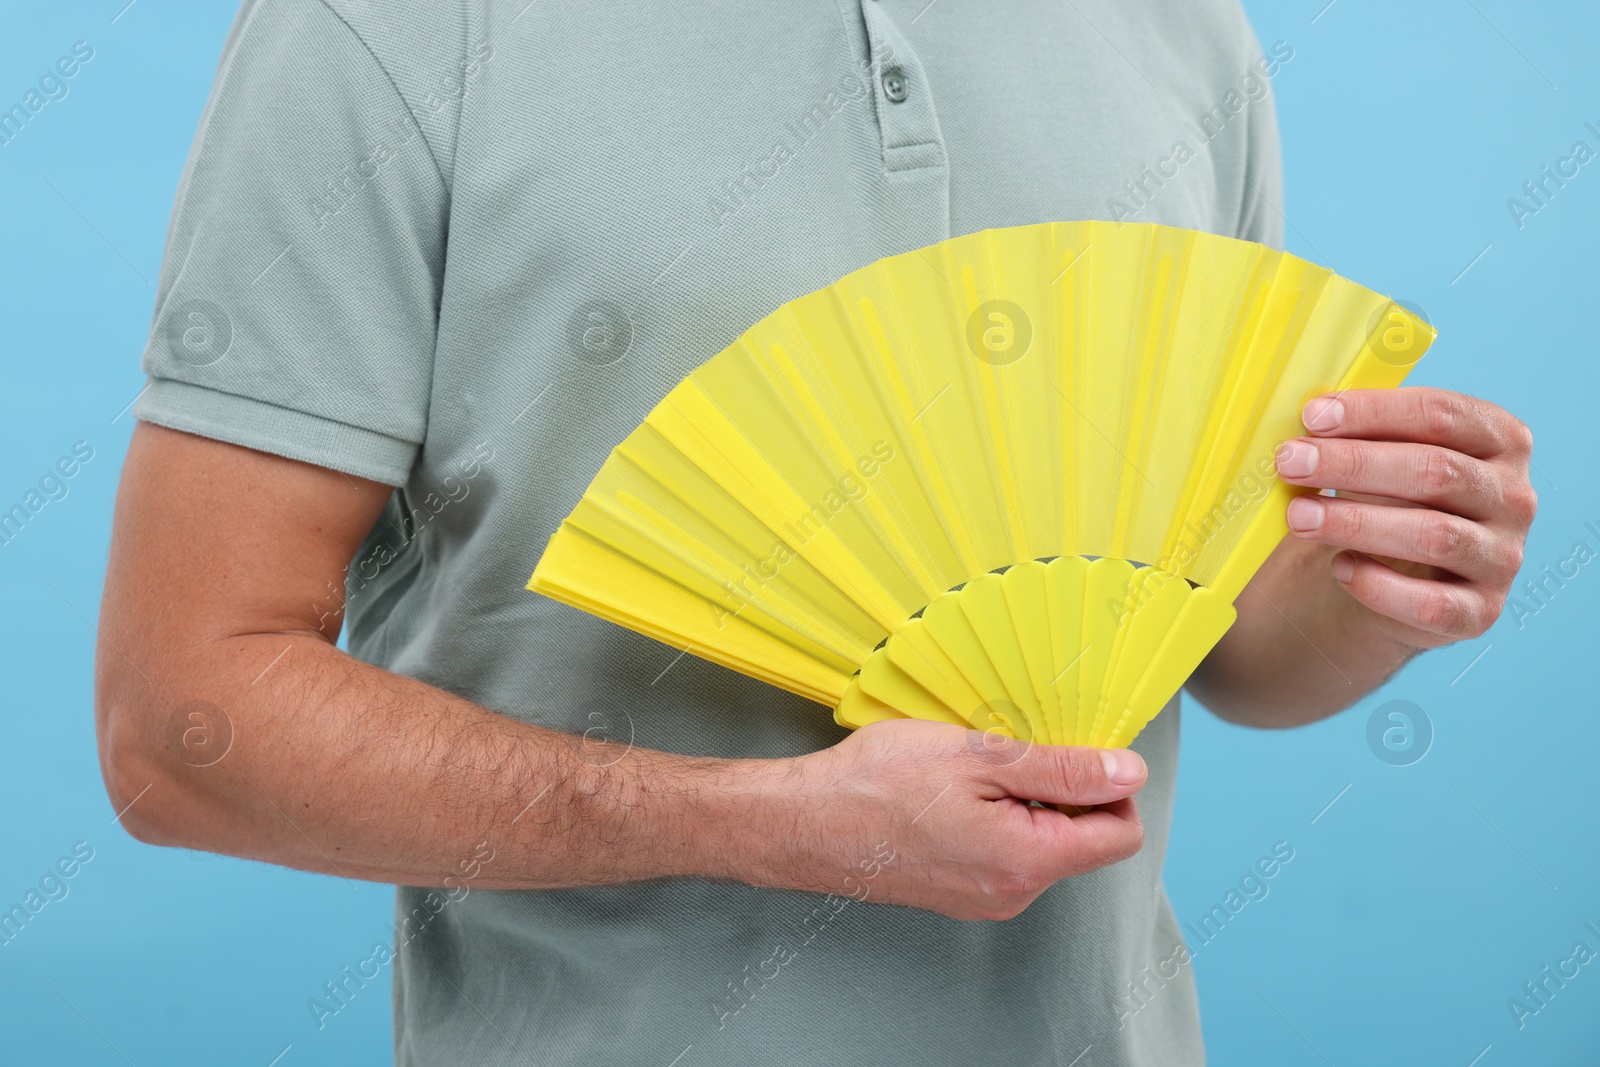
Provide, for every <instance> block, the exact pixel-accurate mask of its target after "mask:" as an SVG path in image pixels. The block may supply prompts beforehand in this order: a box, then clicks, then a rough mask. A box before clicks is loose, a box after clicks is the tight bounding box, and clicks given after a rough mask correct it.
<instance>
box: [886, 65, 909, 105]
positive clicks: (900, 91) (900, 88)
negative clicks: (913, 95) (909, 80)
mask: <svg viewBox="0 0 1600 1067" xmlns="http://www.w3.org/2000/svg"><path fill="white" fill-rule="evenodd" d="M883 95H884V96H887V97H888V98H889V102H890V103H892V104H898V103H901V102H903V101H904V100H905V98H906V76H905V75H904V74H903V73H901V72H900V70H899V69H895V70H886V71H884V72H883Z"/></svg>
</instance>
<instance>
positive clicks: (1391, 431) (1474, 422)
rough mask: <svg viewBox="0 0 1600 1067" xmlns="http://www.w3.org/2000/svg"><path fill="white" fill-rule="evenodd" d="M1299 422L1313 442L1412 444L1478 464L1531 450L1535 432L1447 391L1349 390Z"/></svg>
mask: <svg viewBox="0 0 1600 1067" xmlns="http://www.w3.org/2000/svg"><path fill="white" fill-rule="evenodd" d="M1300 418H1301V422H1302V423H1304V425H1305V428H1306V430H1307V431H1308V432H1309V433H1310V434H1311V435H1312V436H1315V437H1323V438H1332V437H1347V438H1356V439H1360V440H1367V441H1413V442H1417V443H1419V444H1430V445H1439V446H1441V447H1443V448H1448V449H1452V450H1454V451H1456V452H1461V453H1464V454H1466V455H1469V456H1476V457H1477V458H1479V459H1493V458H1496V457H1498V456H1503V455H1512V456H1518V457H1521V458H1526V457H1527V456H1528V455H1529V454H1530V453H1531V452H1532V451H1533V433H1532V432H1531V431H1530V430H1529V429H1528V427H1527V426H1525V425H1523V423H1522V422H1521V421H1520V420H1519V419H1517V418H1516V417H1515V416H1513V415H1512V414H1511V413H1510V412H1508V411H1506V410H1505V409H1504V408H1501V407H1498V406H1496V405H1494V404H1491V403H1489V402H1488V401H1486V400H1479V399H1478V398H1477V397H1471V396H1463V395H1462V394H1460V393H1452V392H1450V391H1448V390H1445V389H1430V388H1427V387H1423V386H1414V387H1411V388H1408V389H1347V390H1345V391H1344V392H1342V393H1325V394H1324V395H1322V396H1319V397H1316V398H1314V399H1312V400H1310V401H1308V402H1307V403H1306V406H1305V408H1304V409H1303V410H1302V412H1301V415H1300Z"/></svg>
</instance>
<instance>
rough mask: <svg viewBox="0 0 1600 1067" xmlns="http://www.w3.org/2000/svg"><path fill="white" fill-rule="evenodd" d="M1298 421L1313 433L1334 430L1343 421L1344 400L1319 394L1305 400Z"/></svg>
mask: <svg viewBox="0 0 1600 1067" xmlns="http://www.w3.org/2000/svg"><path fill="white" fill-rule="evenodd" d="M1300 421H1301V422H1303V423H1305V427H1306V429H1308V430H1310V431H1312V432H1313V433H1327V432H1328V431H1329V430H1336V429H1338V428H1339V424H1340V423H1341V422H1343V421H1344V401H1342V400H1340V399H1338V398H1337V397H1331V396H1319V397H1317V398H1316V399H1315V400H1310V401H1307V402H1306V406H1305V409H1304V410H1302V411H1301V412H1300Z"/></svg>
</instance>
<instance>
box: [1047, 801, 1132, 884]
mask: <svg viewBox="0 0 1600 1067" xmlns="http://www.w3.org/2000/svg"><path fill="white" fill-rule="evenodd" d="M1034 816H1035V818H1036V819H1037V820H1038V821H1039V823H1040V829H1042V830H1043V831H1045V832H1046V833H1048V834H1049V835H1050V838H1051V844H1050V845H1049V846H1048V847H1049V849H1050V854H1051V855H1052V856H1053V857H1054V859H1055V863H1056V865H1057V866H1056V868H1055V870H1056V872H1057V873H1056V877H1058V878H1070V877H1072V876H1073V875H1078V874H1082V873H1083V872H1084V871H1093V870H1098V869H1099V868H1101V867H1104V866H1106V865H1107V864H1110V863H1119V862H1121V861H1122V860H1125V859H1127V858H1128V857H1130V856H1133V855H1135V854H1136V853H1137V852H1138V851H1139V849H1140V848H1142V847H1143V846H1144V823H1143V821H1142V820H1141V819H1140V818H1139V808H1138V806H1137V805H1136V804H1135V803H1134V802H1133V798H1131V797H1129V798H1128V799H1125V800H1114V801H1112V802H1111V803H1109V804H1102V805H1100V806H1099V807H1097V808H1095V809H1094V810H1093V811H1087V812H1084V813H1083V814H1082V815H1073V816H1070V817H1067V816H1062V815H1061V814H1060V813H1059V812H1055V811H1048V810H1045V809H1037V810H1035V812H1034Z"/></svg>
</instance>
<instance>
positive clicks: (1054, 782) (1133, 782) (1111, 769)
mask: <svg viewBox="0 0 1600 1067" xmlns="http://www.w3.org/2000/svg"><path fill="white" fill-rule="evenodd" d="M1147 777H1148V770H1147V769H1146V767H1145V763H1144V760H1143V759H1142V758H1140V756H1139V754H1138V753H1137V752H1134V751H1132V750H1131V749H1126V748H1114V749H1108V748H1089V747H1074V746H1066V745H1032V746H1030V747H1029V749H1028V751H1027V753H1026V754H1025V755H1023V757H1022V758H1021V759H1018V760H1015V761H1013V762H1011V763H1009V764H1007V765H1005V766H999V767H994V768H993V769H992V773H991V774H990V775H989V779H990V781H992V782H993V783H994V784H995V785H998V786H999V787H1001V788H1002V789H1004V790H1005V791H1006V792H1007V793H1009V794H1010V795H1011V796H1014V797H1017V798H1018V799H1020V800H1037V801H1039V802H1041V803H1044V804H1077V805H1082V806H1092V805H1095V804H1109V803H1110V802H1111V801H1113V800H1122V799H1123V798H1124V797H1131V796H1132V795H1133V794H1135V793H1137V792H1138V791H1139V790H1140V789H1142V788H1144V783H1145V780H1146V778H1147Z"/></svg>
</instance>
